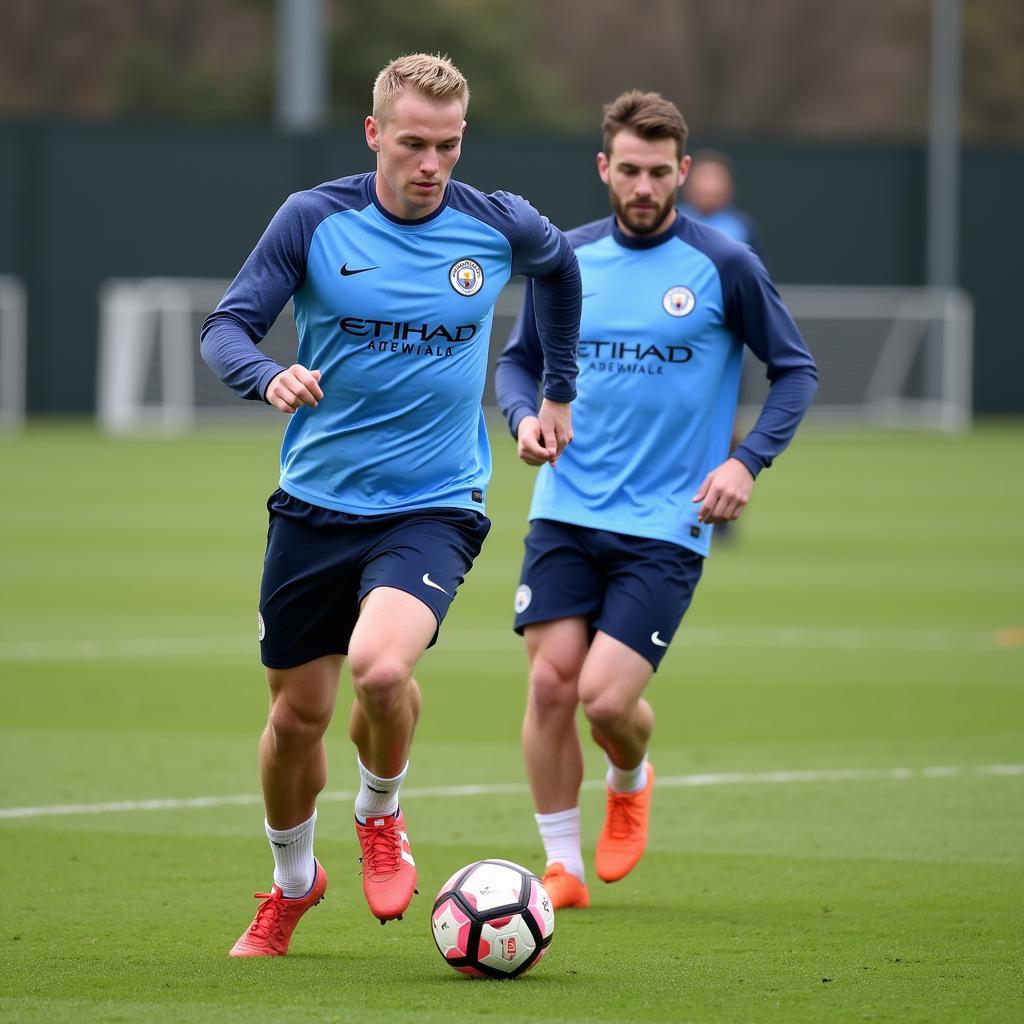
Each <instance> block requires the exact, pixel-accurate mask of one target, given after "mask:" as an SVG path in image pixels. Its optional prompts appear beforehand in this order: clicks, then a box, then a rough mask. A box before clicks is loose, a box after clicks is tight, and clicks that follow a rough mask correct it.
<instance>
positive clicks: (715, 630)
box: [0, 625, 1024, 664]
mask: <svg viewBox="0 0 1024 1024" xmlns="http://www.w3.org/2000/svg"><path fill="white" fill-rule="evenodd" d="M676 642H677V646H680V647H683V648H686V647H710V648H717V647H729V648H736V647H746V648H769V649H771V648H774V649H789V650H793V649H797V650H798V649H803V648H808V647H810V648H818V649H824V650H844V651H860V650H868V649H871V650H897V651H899V650H905V651H999V650H1006V649H1008V648H1009V647H1011V646H1013V645H1011V644H1005V643H1004V644H1000V642H999V634H998V633H997V632H995V631H988V630H972V631H966V630H960V631H956V630H938V629H933V630H929V629H902V630H901V629H867V628H859V629H847V628H831V627H811V626H778V627H772V626H764V627H755V628H750V627H748V628H742V627H739V628H737V627H733V626H721V627H716V626H703V627H702V626H694V627H687V626H685V625H684V627H683V629H682V631H681V632H680V633H679V635H678V637H677V640H676ZM441 643H442V645H443V646H444V647H445V648H448V649H451V650H459V651H488V650H491V649H493V648H495V647H507V648H512V647H516V646H518V645H519V644H520V641H519V640H517V639H516V637H515V636H514V635H513V633H512V631H511V629H508V630H504V629H484V630H466V629H459V628H457V627H456V628H450V629H448V630H446V631H445V633H444V638H443V640H442V641H441ZM1020 646H1021V649H1024V645H1020ZM246 656H248V657H250V658H251V659H252V660H253V662H254V663H255V662H257V661H258V660H259V646H258V644H257V642H256V639H255V637H253V638H252V640H249V639H248V638H245V637H240V636H238V635H237V634H235V635H231V636H219V637H218V636H211V637H195V636H191V637H134V638H122V639H104V640H95V639H93V640H89V639H85V640H8V641H0V663H5V664H16V663H24V662H45V661H51V662H59V661H97V660H100V659H112V660H133V659H142V660H146V659H165V658H196V657H227V658H239V657H246Z"/></svg>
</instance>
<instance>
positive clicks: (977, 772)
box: [0, 764, 1024, 821]
mask: <svg viewBox="0 0 1024 1024" xmlns="http://www.w3.org/2000/svg"><path fill="white" fill-rule="evenodd" d="M997 776H998V777H1007V776H1024V764H982V765H972V766H966V767H963V766H958V765H932V766H929V767H926V768H835V769H823V770H820V771H814V770H808V771H775V772H708V773H704V774H701V775H667V776H660V777H659V778H658V779H657V781H656V783H655V785H657V786H658V788H666V789H668V788H671V789H678V788H696V787H702V786H757V785H785V784H788V783H794V782H797V783H799V782H877V781H906V780H911V779H961V778H991V777H997ZM583 788H584V789H603V788H604V782H603V780H596V779H595V780H590V781H587V782H584V783H583ZM529 791H530V790H529V786H527V785H526V784H525V783H521V782H508V783H497V784H493V785H479V786H428V787H423V788H419V789H416V788H413V787H409V788H406V789H403V790H402V793H403V796H404V797H405V798H406V799H409V798H414V799H422V798H431V797H471V796H500V795H506V794H517V795H518V794H524V793H528V792H529ZM355 796H356V794H355V792H354V791H350V790H332V791H330V792H326V793H321V794H320V796H319V797H318V798H317V799H318V800H319V801H321V802H328V801H348V800H354V799H355ZM262 802H263V801H262V799H261V798H260V797H259V796H257V795H256V794H243V795H235V796H196V797H183V798H180V799H173V798H168V799H154V800H115V801H110V802H107V803H98V804H52V805H49V806H45V805H44V806H41V807H0V820H4V821H11V820H14V819H23V818H49V817H64V816H67V815H73V814H115V813H121V812H126V811H178V810H194V809H203V808H208V807H249V806H254V805H258V804H262Z"/></svg>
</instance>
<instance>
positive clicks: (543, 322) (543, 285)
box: [533, 243, 583, 402]
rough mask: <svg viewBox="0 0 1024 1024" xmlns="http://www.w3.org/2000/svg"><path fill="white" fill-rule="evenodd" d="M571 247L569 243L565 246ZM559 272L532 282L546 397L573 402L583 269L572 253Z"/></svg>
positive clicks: (581, 303) (553, 400)
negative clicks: (542, 355) (581, 272)
mask: <svg viewBox="0 0 1024 1024" xmlns="http://www.w3.org/2000/svg"><path fill="white" fill-rule="evenodd" d="M566 244H568V243H566ZM569 255H570V256H571V259H569V258H568V257H567V258H566V260H565V261H563V263H562V265H561V267H560V269H559V271H558V272H557V273H555V274H552V275H551V276H550V277H545V278H538V279H536V280H535V281H534V283H533V299H534V308H535V311H536V317H537V333H538V334H539V336H540V343H541V347H542V348H543V350H544V397H545V398H548V399H550V400H551V401H552V402H571V401H572V400H573V399H574V398H575V397H576V374H577V372H578V371H577V366H576V349H577V346H578V344H579V336H580V313H581V311H582V308H583V299H582V289H581V286H580V268H579V264H578V263H577V261H576V256H575V254H573V253H571V250H570V253H569Z"/></svg>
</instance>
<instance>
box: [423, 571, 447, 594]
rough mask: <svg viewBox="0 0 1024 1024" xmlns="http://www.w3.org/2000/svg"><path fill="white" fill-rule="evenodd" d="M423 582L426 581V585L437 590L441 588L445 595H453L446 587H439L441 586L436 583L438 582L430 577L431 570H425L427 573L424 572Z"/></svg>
mask: <svg viewBox="0 0 1024 1024" xmlns="http://www.w3.org/2000/svg"><path fill="white" fill-rule="evenodd" d="M423 582H424V583H426V585H427V586H428V587H433V588H434V589H435V590H440V591H441V593H442V594H445V595H446V596H447V597H451V594H449V593H448V591H447V590H445V589H444V587H439V586H438V585H437V584H436V583H435V582H434V581H433V580H432V579H431V578H430V573H429V572H425V573H424V574H423Z"/></svg>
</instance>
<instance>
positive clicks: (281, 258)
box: [202, 173, 580, 515]
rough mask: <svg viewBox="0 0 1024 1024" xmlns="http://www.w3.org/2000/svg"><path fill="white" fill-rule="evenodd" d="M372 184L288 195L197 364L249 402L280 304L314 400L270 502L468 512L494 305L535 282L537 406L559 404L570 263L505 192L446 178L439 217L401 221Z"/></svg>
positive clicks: (286, 446) (568, 392)
mask: <svg viewBox="0 0 1024 1024" xmlns="http://www.w3.org/2000/svg"><path fill="white" fill-rule="evenodd" d="M374 178H375V175H374V174H373V173H370V174H360V175H354V176H352V177H348V178H341V179H338V180H337V181H332V182H328V183H326V184H323V185H320V186H318V187H317V188H314V189H310V190H308V191H305V192H298V193H296V194H294V195H292V196H289V198H288V199H287V200H286V202H285V203H284V205H283V206H282V207H281V208H280V210H278V212H277V214H276V215H275V216H274V218H273V220H272V221H271V222H270V225H269V226H268V227H267V229H266V231H265V232H264V234H263V237H262V238H261V239H260V240H259V242H258V243H257V245H256V248H255V249H254V250H253V252H252V254H251V255H250V256H249V258H248V259H247V260H246V261H245V264H244V265H243V266H242V269H241V270H240V271H239V273H238V276H237V277H236V278H235V280H234V281H233V282H232V283H231V285H230V287H229V288H228V290H227V292H226V293H225V295H224V298H223V299H222V300H221V302H220V304H219V305H218V306H217V308H216V309H215V310H214V312H213V313H211V314H210V316H209V317H208V318H207V320H206V322H205V324H204V325H203V329H202V353H203V358H204V359H205V360H206V361H207V363H209V364H210V366H211V367H212V368H213V370H214V371H215V372H216V373H217V374H218V375H219V376H220V377H221V378H222V379H223V380H224V382H225V383H226V384H227V385H228V386H229V387H230V388H231V389H232V390H233V391H235V392H236V394H238V395H240V396H241V397H242V398H248V399H256V400H262V399H263V398H264V396H265V392H266V389H267V385H268V384H269V383H270V382H271V380H272V379H273V378H274V377H275V376H276V375H277V374H278V373H280V372H281V371H282V370H283V369H284V367H282V366H280V365H279V364H278V363H277V362H275V361H274V360H273V359H271V358H269V357H268V356H266V355H265V354H264V353H262V352H261V351H260V350H259V348H258V347H257V343H258V342H259V341H261V340H262V339H263V337H264V336H265V335H266V333H267V331H268V330H269V329H270V327H271V325H272V324H273V322H274V320H275V319H276V318H277V316H278V314H279V313H280V312H281V310H282V309H283V308H284V307H285V305H286V304H287V302H288V299H289V298H293V300H294V305H293V308H294V316H295V325H296V329H297V332H298V338H299V346H298V354H297V361H298V362H299V363H301V364H302V365H303V366H305V367H307V368H309V369H311V370H320V372H321V378H320V386H321V388H322V389H323V393H324V397H323V399H322V400H321V401H320V402H319V403H318V405H317V407H316V408H315V409H314V408H311V407H308V406H301V407H300V408H299V409H298V410H297V411H296V412H295V413H294V414H293V415H292V416H291V417H290V419H289V421H288V426H287V428H286V430H285V434H284V440H283V444H282V447H281V487H282V489H283V490H285V491H286V492H287V493H289V494H291V495H293V496H294V497H297V498H301V499H303V500H305V501H308V502H310V503H311V504H314V505H319V506H321V507H323V508H330V509H335V510H337V511H341V512H349V513H353V514H356V515H373V514H378V513H384V512H402V511H410V510H413V509H418V508H434V507H451V508H469V509H475V510H477V511H482V510H483V508H484V495H485V491H486V488H487V484H488V481H489V480H490V475H491V455H490V449H489V447H488V443H487V433H486V429H485V426H484V418H483V411H482V409H481V407H480V398H481V395H482V393H483V387H484V381H485V378H486V374H487V347H488V342H489V340H490V333H491V323H492V319H493V313H494V303H495V301H496V300H497V298H498V295H499V293H500V292H501V289H502V288H503V287H504V285H505V283H506V282H507V281H508V279H509V277H510V276H511V275H513V274H525V275H526V276H528V277H531V278H532V279H533V283H534V286H535V289H536V290H535V294H534V302H535V307H536V317H537V321H538V344H540V345H541V346H542V348H543V352H544V355H543V358H544V360H545V371H544V374H543V378H544V380H543V383H544V394H545V395H546V396H547V397H548V398H551V399H552V400H554V401H558V402H568V401H571V400H573V399H574V398H575V395H576V385H575V382H576V362H575V350H576V343H577V338H578V329H579V315H580V279H579V268H578V265H577V262H576V257H575V255H574V253H573V249H572V246H571V245H570V244H569V242H568V241H567V239H566V237H565V235H563V234H562V233H561V232H560V231H559V230H558V229H557V228H555V227H553V226H552V225H551V224H550V223H549V221H548V220H547V218H545V217H542V216H541V215H540V214H539V213H537V211H536V210H535V209H534V208H533V207H532V206H530V204H529V203H527V202H526V200H524V199H522V198H521V197H519V196H516V195H512V194H510V193H506V192H495V193H493V194H491V195H484V194H483V193H481V192H478V191H477V190H476V189H473V188H470V187H469V186H467V185H464V184H460V183H458V182H454V181H450V182H449V183H448V186H447V188H446V190H445V194H444V198H443V201H442V203H441V205H440V206H439V208H438V209H437V210H436V211H435V212H433V213H432V214H430V215H429V216H427V217H424V218H422V219H421V220H402V219H399V218H396V217H394V216H392V215H391V214H389V213H388V212H387V211H386V210H385V209H384V208H383V207H382V206H381V205H380V203H379V201H378V200H377V196H376V192H375V189H374Z"/></svg>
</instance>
